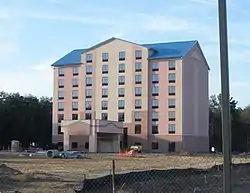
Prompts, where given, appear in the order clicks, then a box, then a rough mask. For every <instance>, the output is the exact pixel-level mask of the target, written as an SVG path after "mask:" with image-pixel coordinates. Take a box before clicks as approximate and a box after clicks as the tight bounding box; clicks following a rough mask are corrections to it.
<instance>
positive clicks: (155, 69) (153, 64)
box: [152, 62, 159, 71]
mask: <svg viewBox="0 0 250 193" xmlns="http://www.w3.org/2000/svg"><path fill="white" fill-rule="evenodd" d="M158 70H159V64H158V62H152V71H158Z"/></svg>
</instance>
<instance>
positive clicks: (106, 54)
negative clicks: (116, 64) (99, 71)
mask: <svg viewBox="0 0 250 193" xmlns="http://www.w3.org/2000/svg"><path fill="white" fill-rule="evenodd" d="M102 61H103V62H108V61H109V53H102Z"/></svg>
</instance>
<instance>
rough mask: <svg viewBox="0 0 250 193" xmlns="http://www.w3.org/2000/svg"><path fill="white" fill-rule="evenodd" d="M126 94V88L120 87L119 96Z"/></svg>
mask: <svg viewBox="0 0 250 193" xmlns="http://www.w3.org/2000/svg"><path fill="white" fill-rule="evenodd" d="M124 96H125V88H118V97H124Z"/></svg>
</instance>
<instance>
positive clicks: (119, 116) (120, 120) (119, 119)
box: [118, 113, 125, 122]
mask: <svg viewBox="0 0 250 193" xmlns="http://www.w3.org/2000/svg"><path fill="white" fill-rule="evenodd" d="M124 120H125V116H124V113H118V121H119V122H123V121H124Z"/></svg>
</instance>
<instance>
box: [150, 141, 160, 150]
mask: <svg viewBox="0 0 250 193" xmlns="http://www.w3.org/2000/svg"><path fill="white" fill-rule="evenodd" d="M151 147H152V149H154V150H156V149H159V144H158V142H152V144H151Z"/></svg>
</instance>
